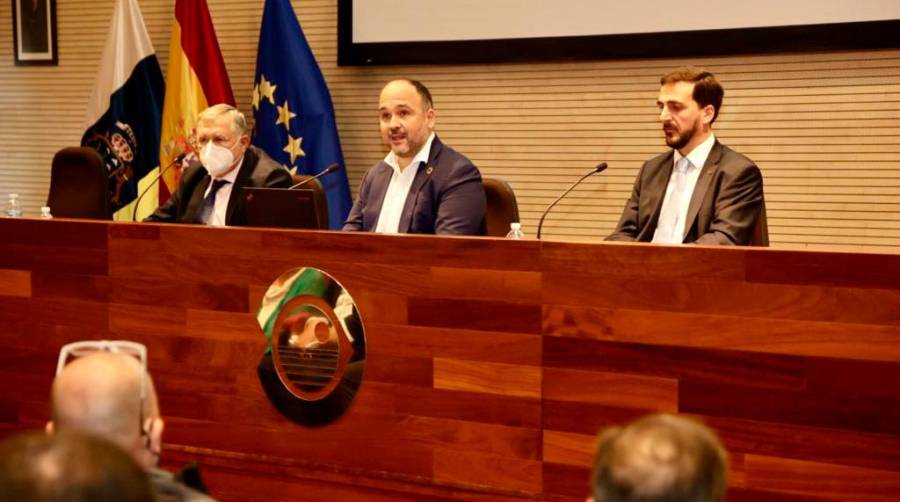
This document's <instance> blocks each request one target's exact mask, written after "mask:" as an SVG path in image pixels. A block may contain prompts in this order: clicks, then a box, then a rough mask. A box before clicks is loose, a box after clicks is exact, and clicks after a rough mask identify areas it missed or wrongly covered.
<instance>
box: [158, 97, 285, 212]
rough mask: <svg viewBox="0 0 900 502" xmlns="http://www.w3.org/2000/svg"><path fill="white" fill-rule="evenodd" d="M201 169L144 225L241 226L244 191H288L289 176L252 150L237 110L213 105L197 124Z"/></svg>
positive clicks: (186, 176) (193, 169)
mask: <svg viewBox="0 0 900 502" xmlns="http://www.w3.org/2000/svg"><path fill="white" fill-rule="evenodd" d="M197 143H198V147H199V153H200V162H201V165H192V166H189V167H187V168H186V169H185V170H184V173H182V175H181V181H180V182H179V184H178V189H177V190H176V191H175V193H174V194H172V196H171V197H170V198H169V200H168V201H166V203H165V204H163V205H162V206H160V207H159V209H157V210H156V212H154V213H153V214H151V215H150V216H148V217H147V218H146V219H145V220H144V221H157V222H168V223H198V224H201V225H215V226H225V225H228V226H240V225H243V224H244V221H245V219H244V206H245V202H244V197H243V190H244V188H246V187H264V188H289V187H290V186H291V174H290V173H289V172H288V171H287V170H286V169H285V168H284V167H282V166H281V165H279V164H277V163H276V162H275V161H274V160H272V159H271V158H270V157H269V156H268V155H266V154H265V152H263V151H262V150H260V149H258V148H256V147H253V146H250V136H249V135H248V134H247V121H246V119H245V118H244V114H242V113H241V112H240V111H239V110H238V109H237V108H234V107H233V106H230V105H226V104H219V105H214V106H211V107H209V108H207V109H206V110H203V111H202V112H200V115H199V117H198V118H197Z"/></svg>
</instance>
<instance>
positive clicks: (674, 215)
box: [653, 157, 690, 244]
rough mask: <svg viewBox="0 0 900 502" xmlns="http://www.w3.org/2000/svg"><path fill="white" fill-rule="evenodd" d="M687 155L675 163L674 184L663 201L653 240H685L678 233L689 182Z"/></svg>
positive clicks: (677, 242)
mask: <svg viewBox="0 0 900 502" xmlns="http://www.w3.org/2000/svg"><path fill="white" fill-rule="evenodd" d="M688 162H690V161H689V160H688V159H687V157H682V158H681V160H679V161H678V162H677V163H676V164H675V168H674V169H673V170H672V178H671V179H670V180H669V183H670V184H671V185H672V191H671V192H669V195H668V197H666V199H665V200H664V201H663V207H662V211H661V212H660V214H659V222H658V223H657V225H656V232H655V233H654V234H653V242H659V243H669V244H680V243H681V242H682V240H683V238H682V236H681V235H677V233H678V224H679V219H681V218H682V215H681V202H682V199H683V198H684V190H685V185H686V184H687V169H688Z"/></svg>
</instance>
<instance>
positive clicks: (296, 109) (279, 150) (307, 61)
mask: <svg viewBox="0 0 900 502" xmlns="http://www.w3.org/2000/svg"><path fill="white" fill-rule="evenodd" d="M252 100H253V102H252V106H253V111H254V116H255V117H256V126H255V129H254V134H253V144H255V145H256V146H258V147H260V148H262V149H263V150H265V151H266V153H268V154H269V156H270V157H272V158H273V159H275V160H276V161H277V162H281V163H282V164H284V165H285V166H286V167H287V168H288V169H290V170H291V171H292V172H295V173H297V174H310V175H314V174H317V173H320V172H322V171H324V170H325V169H326V168H327V167H328V166H330V165H331V164H335V163H336V164H338V165H339V166H340V169H338V170H337V171H335V172H333V173H331V174H326V175H325V176H323V177H322V178H319V181H320V182H321V183H322V186H323V187H324V188H325V193H326V195H327V198H328V222H329V226H330V227H331V228H333V229H339V228H341V225H342V224H343V222H344V219H346V217H347V213H348V212H349V211H350V205H351V200H350V185H349V183H348V181H347V171H346V167H345V166H344V156H343V154H342V153H341V142H340V139H339V138H338V133H337V126H336V125H335V120H334V106H333V105H332V102H331V94H329V92H328V87H327V86H326V85H325V78H324V77H323V76H322V72H321V71H320V70H319V65H318V63H316V58H315V57H314V56H313V53H312V50H310V48H309V44H307V42H306V37H305V36H304V35H303V30H302V29H301V28H300V23H299V22H298V21H297V16H296V15H295V14H294V9H293V7H292V6H291V3H290V1H289V0H266V5H265V9H264V11H263V18H262V27H261V28H260V30H259V48H258V52H257V56H256V79H255V86H254V88H253V97H252Z"/></svg>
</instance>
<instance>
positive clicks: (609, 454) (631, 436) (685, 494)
mask: <svg viewBox="0 0 900 502" xmlns="http://www.w3.org/2000/svg"><path fill="white" fill-rule="evenodd" d="M727 478H728V457H727V454H726V453H725V449H724V448H723V447H722V445H721V444H720V443H719V440H718V438H717V437H716V435H715V433H713V431H711V430H710V429H709V428H707V427H706V426H704V425H702V424H700V423H699V422H696V421H694V420H690V419H687V418H684V417H677V416H672V415H650V416H647V417H644V418H641V419H639V420H637V421H635V422H632V423H631V424H628V425H627V426H625V427H624V428H618V427H617V428H611V429H607V430H605V431H604V432H603V433H602V434H601V435H600V444H599V446H598V447H597V456H596V458H595V461H594V473H593V476H592V480H591V481H592V482H591V485H592V488H593V492H594V493H593V497H594V499H595V500H596V502H718V501H721V500H724V498H725V491H726V489H727V484H728V483H727V481H728V479H727Z"/></svg>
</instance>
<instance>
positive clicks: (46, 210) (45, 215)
mask: <svg viewBox="0 0 900 502" xmlns="http://www.w3.org/2000/svg"><path fill="white" fill-rule="evenodd" d="M51 218H53V215H52V214H50V206H41V219H43V220H49V219H51Z"/></svg>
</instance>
